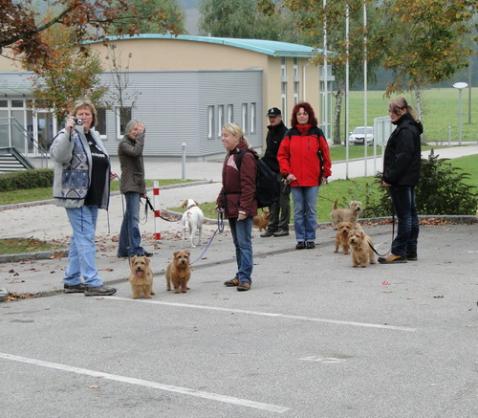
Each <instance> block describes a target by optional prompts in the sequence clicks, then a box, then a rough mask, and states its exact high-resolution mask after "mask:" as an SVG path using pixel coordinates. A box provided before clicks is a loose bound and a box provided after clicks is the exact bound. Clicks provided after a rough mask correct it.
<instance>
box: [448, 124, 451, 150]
mask: <svg viewBox="0 0 478 418" xmlns="http://www.w3.org/2000/svg"><path fill="white" fill-rule="evenodd" d="M450 145H451V123H450V122H448V146H450Z"/></svg>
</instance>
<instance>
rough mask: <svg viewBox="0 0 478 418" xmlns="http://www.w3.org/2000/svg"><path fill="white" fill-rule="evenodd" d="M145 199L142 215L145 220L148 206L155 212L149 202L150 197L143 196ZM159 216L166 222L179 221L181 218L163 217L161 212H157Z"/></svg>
mask: <svg viewBox="0 0 478 418" xmlns="http://www.w3.org/2000/svg"><path fill="white" fill-rule="evenodd" d="M145 200H146V203H145V205H144V215H145V217H146V220H147V219H148V208H149V209H151V210H152V211H153V213H154V212H156V210H155V209H154V206H153V204H152V203H151V200H150V198H149V197H148V196H147V195H146V196H145ZM159 217H160V218H161V219H162V220H163V221H167V222H179V221H180V220H181V218H180V217H176V218H165V217H164V216H163V215H161V213H160V214H159Z"/></svg>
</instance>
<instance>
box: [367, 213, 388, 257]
mask: <svg viewBox="0 0 478 418" xmlns="http://www.w3.org/2000/svg"><path fill="white" fill-rule="evenodd" d="M394 235H395V211H393V212H392V241H393V237H394ZM368 245H369V247H370V248H371V249H372V251H373V252H374V253H375V254H377V255H378V256H379V257H385V256H386V255H387V253H384V254H380V253H379V252H378V251H377V250H376V249H375V247H374V246H373V244H372V243H371V242H370V241H368Z"/></svg>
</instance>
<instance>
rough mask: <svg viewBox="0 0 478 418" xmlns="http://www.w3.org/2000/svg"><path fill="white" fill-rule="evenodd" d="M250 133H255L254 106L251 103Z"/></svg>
mask: <svg viewBox="0 0 478 418" xmlns="http://www.w3.org/2000/svg"><path fill="white" fill-rule="evenodd" d="M250 133H251V134H254V133H256V104H255V103H251V126H250Z"/></svg>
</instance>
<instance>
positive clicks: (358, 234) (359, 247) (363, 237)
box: [349, 227, 375, 267]
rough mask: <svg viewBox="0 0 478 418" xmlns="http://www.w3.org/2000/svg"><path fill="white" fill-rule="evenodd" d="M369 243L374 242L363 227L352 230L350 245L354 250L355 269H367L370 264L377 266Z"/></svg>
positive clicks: (353, 262) (353, 263)
mask: <svg viewBox="0 0 478 418" xmlns="http://www.w3.org/2000/svg"><path fill="white" fill-rule="evenodd" d="M369 243H372V241H371V239H370V237H369V236H368V235H367V234H366V233H365V232H364V231H363V229H362V227H359V228H354V229H353V230H352V232H351V235H350V238H349V244H350V247H351V248H352V265H353V267H359V266H360V267H367V266H368V265H369V264H375V254H374V252H373V250H372V248H371V247H370V245H369Z"/></svg>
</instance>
